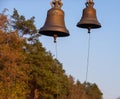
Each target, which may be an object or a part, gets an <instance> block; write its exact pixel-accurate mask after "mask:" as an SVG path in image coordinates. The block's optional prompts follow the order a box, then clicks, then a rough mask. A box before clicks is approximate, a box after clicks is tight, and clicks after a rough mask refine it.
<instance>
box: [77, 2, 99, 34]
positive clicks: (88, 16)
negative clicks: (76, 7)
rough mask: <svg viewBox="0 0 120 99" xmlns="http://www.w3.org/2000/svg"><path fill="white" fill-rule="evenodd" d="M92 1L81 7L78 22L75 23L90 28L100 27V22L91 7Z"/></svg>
mask: <svg viewBox="0 0 120 99" xmlns="http://www.w3.org/2000/svg"><path fill="white" fill-rule="evenodd" d="M93 5H94V2H93V1H89V2H86V8H84V9H83V15H82V18H81V20H80V22H78V23H77V26H78V27H80V28H86V29H88V33H90V29H96V28H100V27H101V24H100V23H99V22H98V20H97V17H96V10H95V9H94V8H93Z"/></svg>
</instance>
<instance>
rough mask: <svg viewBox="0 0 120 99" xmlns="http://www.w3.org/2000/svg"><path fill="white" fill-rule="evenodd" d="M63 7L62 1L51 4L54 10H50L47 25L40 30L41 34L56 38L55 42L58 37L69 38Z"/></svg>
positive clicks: (56, 0)
mask: <svg viewBox="0 0 120 99" xmlns="http://www.w3.org/2000/svg"><path fill="white" fill-rule="evenodd" d="M62 5H63V4H62V2H61V0H54V1H52V2H51V6H52V8H51V9H50V10H48V12H47V18H46V21H45V24H44V26H43V27H42V28H40V30H39V33H40V34H43V35H46V36H52V37H54V42H56V38H57V37H65V36H69V31H68V30H67V28H66V26H65V22H64V11H63V10H61V7H62Z"/></svg>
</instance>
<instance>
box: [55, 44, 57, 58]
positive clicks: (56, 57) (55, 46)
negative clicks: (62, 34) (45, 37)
mask: <svg viewBox="0 0 120 99" xmlns="http://www.w3.org/2000/svg"><path fill="white" fill-rule="evenodd" d="M55 52H56V53H55V57H56V59H57V58H58V52H57V42H56V43H55Z"/></svg>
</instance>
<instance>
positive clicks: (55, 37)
mask: <svg viewBox="0 0 120 99" xmlns="http://www.w3.org/2000/svg"><path fill="white" fill-rule="evenodd" d="M53 38H54V43H56V39H57V34H54V35H53Z"/></svg>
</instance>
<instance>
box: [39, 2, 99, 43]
mask: <svg viewBox="0 0 120 99" xmlns="http://www.w3.org/2000/svg"><path fill="white" fill-rule="evenodd" d="M62 5H63V4H62V2H61V0H53V1H52V2H51V6H52V8H51V9H50V10H48V12H47V18H46V21H45V24H44V26H43V27H42V28H40V30H39V33H40V34H43V35H46V36H52V37H54V42H56V38H57V37H65V36H69V35H70V34H69V31H68V30H67V28H66V26H65V21H64V11H63V10H61V7H62ZM93 6H94V2H93V1H92V0H88V1H87V2H86V8H85V9H83V15H82V18H81V20H80V21H79V22H78V23H77V26H78V27H80V28H86V29H88V33H90V30H91V29H96V28H100V27H101V25H100V23H99V22H98V20H97V17H96V10H95V9H94V8H93Z"/></svg>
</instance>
